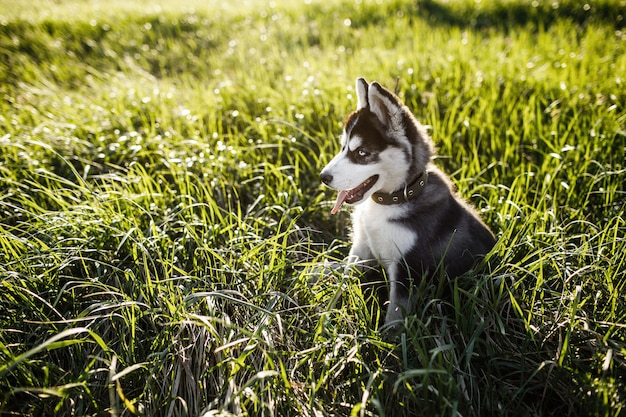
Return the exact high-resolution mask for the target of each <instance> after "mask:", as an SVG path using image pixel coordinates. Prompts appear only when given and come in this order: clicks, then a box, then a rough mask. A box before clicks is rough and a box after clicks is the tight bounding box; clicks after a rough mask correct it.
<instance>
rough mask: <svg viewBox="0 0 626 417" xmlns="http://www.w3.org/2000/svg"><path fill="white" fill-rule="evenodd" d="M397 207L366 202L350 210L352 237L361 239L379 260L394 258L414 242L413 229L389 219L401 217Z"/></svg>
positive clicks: (384, 261) (401, 256)
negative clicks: (351, 212)
mask: <svg viewBox="0 0 626 417" xmlns="http://www.w3.org/2000/svg"><path fill="white" fill-rule="evenodd" d="M402 214H403V210H402V209H401V208H400V207H398V206H395V207H390V206H383V205H380V204H376V203H374V202H366V203H364V204H362V205H360V206H358V207H357V208H356V210H355V211H354V214H353V227H354V237H355V239H365V240H366V242H356V241H355V242H354V244H358V243H366V244H367V246H368V247H369V249H370V251H371V253H372V255H373V256H374V257H375V258H376V259H377V260H378V261H379V262H381V263H383V264H386V263H389V262H397V261H399V260H401V259H402V258H403V257H404V255H405V254H407V253H408V252H409V251H410V249H411V248H412V247H413V246H414V245H415V243H416V242H417V238H418V237H417V233H416V231H414V230H412V229H409V228H407V227H406V226H405V225H404V224H402V223H401V222H398V221H393V220H392V219H397V218H400V217H402Z"/></svg>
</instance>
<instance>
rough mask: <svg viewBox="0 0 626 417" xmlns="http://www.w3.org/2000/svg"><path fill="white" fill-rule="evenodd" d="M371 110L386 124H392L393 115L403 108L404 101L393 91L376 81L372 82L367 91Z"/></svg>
mask: <svg viewBox="0 0 626 417" xmlns="http://www.w3.org/2000/svg"><path fill="white" fill-rule="evenodd" d="M367 101H368V103H369V106H370V111H371V112H372V113H374V114H375V115H376V117H378V120H380V121H381V122H382V124H383V125H385V126H390V125H391V121H392V119H393V117H394V116H395V115H396V114H397V113H398V112H400V111H401V110H402V103H400V100H399V99H398V97H396V96H395V95H394V94H393V93H392V92H390V91H388V90H386V89H384V88H383V87H382V86H381V85H380V84H378V83H377V82H376V81H374V82H373V83H371V84H370V86H369V89H368V91H367Z"/></svg>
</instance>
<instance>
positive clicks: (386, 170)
mask: <svg viewBox="0 0 626 417" xmlns="http://www.w3.org/2000/svg"><path fill="white" fill-rule="evenodd" d="M356 93H357V99H358V104H357V109H356V110H355V111H354V112H352V113H351V114H350V115H349V116H348V117H347V119H346V122H345V125H344V130H343V133H342V135H341V151H340V152H339V153H338V154H337V155H336V156H335V157H334V158H333V159H332V160H331V161H330V162H329V163H328V165H326V167H324V169H323V170H322V172H321V174H320V177H321V180H322V182H323V183H324V184H326V185H327V186H328V187H330V188H332V189H335V190H338V191H339V194H338V196H337V201H336V203H335V206H334V207H333V209H332V211H331V213H332V214H335V213H336V212H337V211H338V210H339V208H340V207H341V205H342V204H343V203H347V204H359V203H361V202H363V201H365V200H366V199H368V198H370V197H371V196H372V194H374V193H376V192H383V193H391V192H394V191H396V190H398V189H401V188H402V187H404V186H405V185H406V184H407V182H408V181H410V180H411V178H412V177H414V176H415V175H417V174H418V173H420V172H422V171H423V170H424V169H425V167H426V164H427V163H428V161H429V160H430V158H431V155H432V142H431V140H430V138H429V137H428V135H427V134H426V132H425V130H424V128H423V127H422V126H421V125H420V124H419V123H418V122H417V121H416V120H415V118H414V117H413V115H412V114H411V112H410V111H409V109H408V108H406V106H404V105H403V104H402V102H401V101H400V99H399V98H398V97H397V96H396V95H395V94H393V93H392V92H390V91H389V90H387V89H385V88H383V87H381V85H380V84H378V83H377V82H372V83H371V84H369V85H368V83H367V82H366V81H365V80H364V79H363V78H359V79H357V80H356Z"/></svg>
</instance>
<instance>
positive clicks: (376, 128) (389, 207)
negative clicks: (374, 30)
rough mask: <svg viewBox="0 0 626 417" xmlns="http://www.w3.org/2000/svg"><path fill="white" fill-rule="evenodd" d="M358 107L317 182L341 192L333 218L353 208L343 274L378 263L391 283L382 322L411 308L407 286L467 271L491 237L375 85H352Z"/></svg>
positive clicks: (429, 146) (401, 109)
mask: <svg viewBox="0 0 626 417" xmlns="http://www.w3.org/2000/svg"><path fill="white" fill-rule="evenodd" d="M356 93H357V98H358V104H357V109H356V111H354V112H352V113H351V114H350V115H349V116H348V117H347V119H346V122H345V126H344V130H343V134H342V136H341V151H340V152H339V153H338V154H337V155H336V156H335V157H334V158H333V159H332V160H331V161H330V163H329V164H328V165H326V167H324V169H323V170H322V172H321V174H320V178H321V180H322V182H323V183H324V184H326V185H327V186H328V187H330V188H332V189H334V190H337V191H339V193H338V195H337V201H336V202H335V206H334V207H333V209H332V211H331V213H332V214H335V213H337V212H338V211H339V208H340V207H341V206H342V204H344V203H347V204H350V205H355V206H356V207H355V209H354V212H353V214H352V240H353V245H352V248H351V250H350V255H349V258H348V264H349V265H348V268H350V267H351V266H357V267H358V266H359V265H363V262H369V261H374V262H378V263H379V264H380V265H381V266H382V267H383V268H384V270H385V272H386V275H387V279H388V281H389V305H388V306H387V313H386V316H385V324H386V325H393V323H394V322H397V321H398V320H401V319H402V317H403V315H404V314H408V313H410V312H411V310H412V303H411V297H410V294H411V285H412V284H411V283H412V282H414V281H417V280H421V279H424V278H427V277H428V276H430V275H432V274H433V273H435V271H436V270H438V268H443V269H444V270H445V272H446V274H447V275H448V276H449V277H455V276H458V275H460V274H462V273H464V272H466V271H468V270H469V269H471V268H472V266H473V265H474V263H475V262H476V259H477V258H479V257H481V256H483V255H485V254H487V253H488V252H489V251H490V250H491V248H492V247H493V246H494V244H495V241H496V240H495V237H494V235H493V233H492V232H491V231H490V230H489V228H488V227H487V226H486V225H485V224H484V223H483V222H482V221H481V220H480V218H479V217H478V214H477V213H476V212H475V210H474V209H473V208H472V207H471V206H469V205H468V204H466V203H465V202H464V201H463V200H461V199H460V198H459V197H458V196H457V195H456V193H455V191H454V189H453V186H452V184H451V182H450V180H449V179H448V178H447V177H446V175H445V174H444V173H443V172H441V171H440V170H439V169H438V168H437V167H436V166H435V165H434V164H433V163H432V161H431V159H432V158H433V155H434V146H433V142H432V140H431V138H430V137H429V136H428V134H427V133H426V130H425V128H424V127H423V126H422V125H421V124H420V123H419V122H418V121H417V120H416V119H415V117H414V116H413V114H412V113H411V111H410V110H409V109H408V108H407V107H406V106H404V105H403V104H402V102H401V101H400V99H399V98H398V97H397V96H396V95H395V94H393V93H392V92H390V91H389V90H386V89H385V88H383V87H381V86H380V84H378V83H377V82H372V83H371V84H369V85H368V83H367V82H366V81H365V80H364V79H363V78H359V79H357V80H356Z"/></svg>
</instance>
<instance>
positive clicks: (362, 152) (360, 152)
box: [356, 149, 369, 158]
mask: <svg viewBox="0 0 626 417" xmlns="http://www.w3.org/2000/svg"><path fill="white" fill-rule="evenodd" d="M356 153H357V155H359V156H360V157H361V158H365V157H366V156H367V155H369V153H368V152H365V151H364V150H363V149H358V150H357V151H356Z"/></svg>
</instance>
